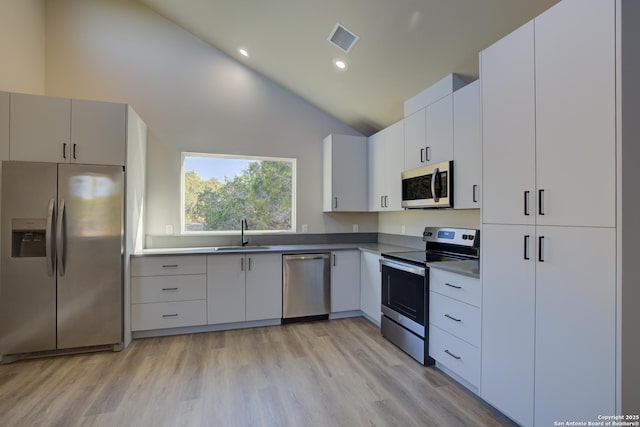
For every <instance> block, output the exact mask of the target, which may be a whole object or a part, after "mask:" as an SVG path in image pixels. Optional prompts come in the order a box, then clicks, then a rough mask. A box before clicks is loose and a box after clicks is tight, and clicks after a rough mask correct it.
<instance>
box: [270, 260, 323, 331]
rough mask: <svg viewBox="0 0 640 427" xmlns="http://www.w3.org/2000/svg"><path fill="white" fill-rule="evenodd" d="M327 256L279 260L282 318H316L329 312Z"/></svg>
mask: <svg viewBox="0 0 640 427" xmlns="http://www.w3.org/2000/svg"><path fill="white" fill-rule="evenodd" d="M329 259H330V254H328V253H319V254H297V255H284V256H283V257H282V279H283V289H282V317H283V318H285V319H288V318H295V317H307V316H319V315H323V314H329V311H330V309H331V270H330V262H329Z"/></svg>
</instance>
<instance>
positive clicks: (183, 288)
mask: <svg viewBox="0 0 640 427" xmlns="http://www.w3.org/2000/svg"><path fill="white" fill-rule="evenodd" d="M206 298H207V275H206V274H188V275H182V276H147V277H133V278H132V279H131V302H132V303H133V304H139V303H149V302H171V301H191V300H198V299H206Z"/></svg>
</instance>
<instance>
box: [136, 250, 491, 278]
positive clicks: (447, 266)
mask: <svg viewBox="0 0 640 427" xmlns="http://www.w3.org/2000/svg"><path fill="white" fill-rule="evenodd" d="M353 249H359V250H363V251H368V252H373V253H378V254H379V253H382V252H402V251H415V250H417V249H415V248H407V247H404V246H395V245H389V244H386V243H323V244H299V245H264V246H249V247H232V248H228V249H227V250H216V248H215V247H194V248H155V249H144V250H143V251H142V252H141V253H138V254H134V255H132V256H133V257H145V256H167V255H223V254H234V253H235V254H237V253H271V252H278V253H303V252H329V251H346V250H353ZM427 266H428V267H430V268H438V269H440V270H445V271H449V272H452V273H457V274H463V275H465V276H470V277H475V278H479V277H480V264H479V262H478V261H439V262H430V263H427Z"/></svg>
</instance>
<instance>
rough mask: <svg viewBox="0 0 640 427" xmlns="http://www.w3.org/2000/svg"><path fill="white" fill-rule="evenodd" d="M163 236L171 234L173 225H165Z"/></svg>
mask: <svg viewBox="0 0 640 427" xmlns="http://www.w3.org/2000/svg"><path fill="white" fill-rule="evenodd" d="M164 232H165V234H173V225H171V224H167V225H165V226H164Z"/></svg>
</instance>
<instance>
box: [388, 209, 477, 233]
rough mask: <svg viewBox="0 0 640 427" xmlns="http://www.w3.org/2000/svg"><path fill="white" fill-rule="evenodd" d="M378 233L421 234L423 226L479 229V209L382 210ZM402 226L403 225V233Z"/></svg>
mask: <svg viewBox="0 0 640 427" xmlns="http://www.w3.org/2000/svg"><path fill="white" fill-rule="evenodd" d="M378 226H379V231H380V233H387V234H406V235H408V236H422V232H423V231H424V228H425V227H427V226H430V227H460V228H473V229H480V210H479V209H464V210H453V209H425V210H408V211H404V212H382V213H380V215H379V217H378ZM402 226H404V227H405V231H404V233H403V232H402Z"/></svg>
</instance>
